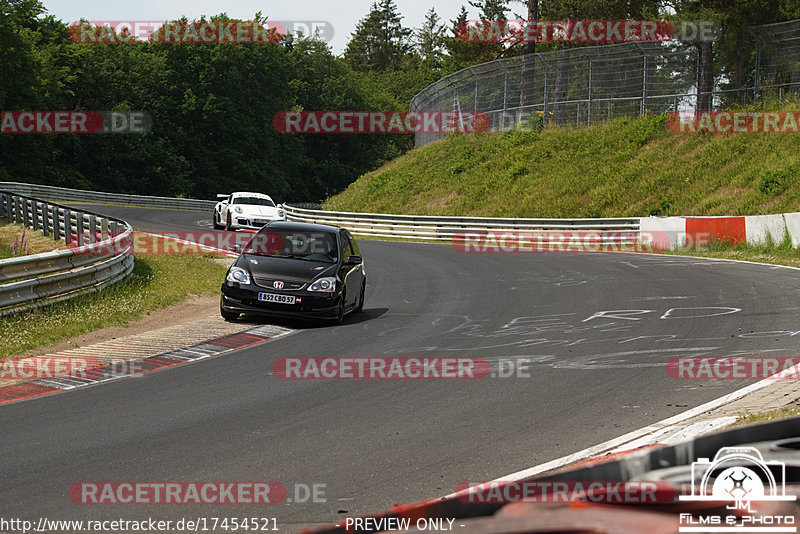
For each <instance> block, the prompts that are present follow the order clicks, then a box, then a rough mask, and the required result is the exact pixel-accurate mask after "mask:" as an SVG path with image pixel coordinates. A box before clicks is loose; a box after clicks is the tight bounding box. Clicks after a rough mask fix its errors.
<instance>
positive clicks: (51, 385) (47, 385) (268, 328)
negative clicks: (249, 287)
mask: <svg viewBox="0 0 800 534" xmlns="http://www.w3.org/2000/svg"><path fill="white" fill-rule="evenodd" d="M294 332H297V330H294V329H291V328H284V327H281V326H274V325H263V326H257V327H255V328H250V329H249V330H244V331H242V332H237V333H234V334H228V335H225V336H222V337H218V338H214V339H209V340H206V341H204V342H202V343H197V344H195V345H189V346H187V347H183V348H179V349H173V350H170V351H167V352H163V353H161V354H156V355H154V356H148V357H146V358H141V359H138V360H128V361H124V362H121V363H116V364H114V365H107V366H106V367H104V368H103V371H102V373H98V376H96V377H92V378H81V377H74V376H65V377H56V378H48V379H40V380H33V381H30V382H25V383H22V384H13V385H10V386H5V387H0V405H2V404H9V403H12V402H19V401H22V400H26V399H32V398H35V397H41V396H43V395H51V394H53V393H60V392H63V391H69V390H74V389H76V388H81V387H85V386H91V385H95V384H101V383H105V382H110V381H113V380H120V379H123V378H130V377H132V376H139V375H142V374H144V373H149V372H151V371H158V370H160V369H165V368H167V367H174V366H177V365H183V364H187V363H192V362H196V361H200V360H205V359H207V358H211V357H214V356H220V355H222V354H225V353H227V352H232V351H234V350H238V349H242V348H245V347H250V346H252V345H258V344H260V343H265V342H267V341H272V340H274V339H278V338H281V337H285V336H288V335H290V334H293V333H294Z"/></svg>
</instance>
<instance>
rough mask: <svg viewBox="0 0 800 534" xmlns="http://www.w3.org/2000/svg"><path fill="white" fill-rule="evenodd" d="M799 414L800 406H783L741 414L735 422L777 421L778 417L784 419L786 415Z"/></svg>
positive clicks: (742, 423)
mask: <svg viewBox="0 0 800 534" xmlns="http://www.w3.org/2000/svg"><path fill="white" fill-rule="evenodd" d="M797 415H800V407H797V406H793V407H791V408H781V409H780V410H773V411H769V412H763V413H749V414H745V415H740V416H739V418H738V419H736V421H735V422H734V423H733V424H734V425H749V424H751V423H765V422H767V421H775V420H776V419H784V418H786V417H794V416H797Z"/></svg>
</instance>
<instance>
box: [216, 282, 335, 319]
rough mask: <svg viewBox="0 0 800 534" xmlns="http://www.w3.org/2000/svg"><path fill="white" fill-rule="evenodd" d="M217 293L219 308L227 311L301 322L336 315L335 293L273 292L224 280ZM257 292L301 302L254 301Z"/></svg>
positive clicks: (256, 298) (329, 317) (331, 317)
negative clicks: (220, 297)
mask: <svg viewBox="0 0 800 534" xmlns="http://www.w3.org/2000/svg"><path fill="white" fill-rule="evenodd" d="M221 291H222V300H221V301H220V306H221V307H222V309H223V310H225V311H228V312H236V313H252V314H257V315H268V316H270V317H287V318H301V319H336V318H337V317H338V314H339V299H340V295H339V294H333V295H331V294H330V293H329V294H327V295H330V296H322V295H320V294H319V293H312V292H309V291H276V290H271V289H268V288H264V287H260V286H257V285H254V284H248V285H241V284H238V283H231V282H227V281H226V282H224V283H223V284H222V289H221ZM259 293H275V294H279V295H291V296H294V297H296V298H299V299H300V300H301V302H299V303H298V302H295V303H294V304H279V303H276V302H262V301H260V300H258V294H259Z"/></svg>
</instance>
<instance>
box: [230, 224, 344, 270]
mask: <svg viewBox="0 0 800 534" xmlns="http://www.w3.org/2000/svg"><path fill="white" fill-rule="evenodd" d="M242 252H243V253H244V254H252V255H257V256H272V257H278V258H291V259H297V260H305V261H321V262H326V263H335V262H336V261H338V259H339V253H338V247H337V246H336V236H335V235H334V234H331V233H328V232H305V233H302V232H292V231H276V230H270V231H265V230H262V231H260V232H259V233H257V234H256V235H254V236H253V238H252V239H251V240H250V242H249V243H248V244H247V246H246V247H245V248H244V250H243V251H242Z"/></svg>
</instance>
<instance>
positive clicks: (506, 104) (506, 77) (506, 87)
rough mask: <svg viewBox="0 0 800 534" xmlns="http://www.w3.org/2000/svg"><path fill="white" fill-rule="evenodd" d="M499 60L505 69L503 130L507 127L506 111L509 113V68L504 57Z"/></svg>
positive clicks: (501, 123) (501, 128)
mask: <svg viewBox="0 0 800 534" xmlns="http://www.w3.org/2000/svg"><path fill="white" fill-rule="evenodd" d="M497 62H498V63H500V66H501V67H503V71H505V75H504V77H503V114H502V115H501V116H500V131H501V132H503V131H505V129H506V113H508V69H507V68H506V64H505V63H504V62H503V60H502V59H498V60H497Z"/></svg>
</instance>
